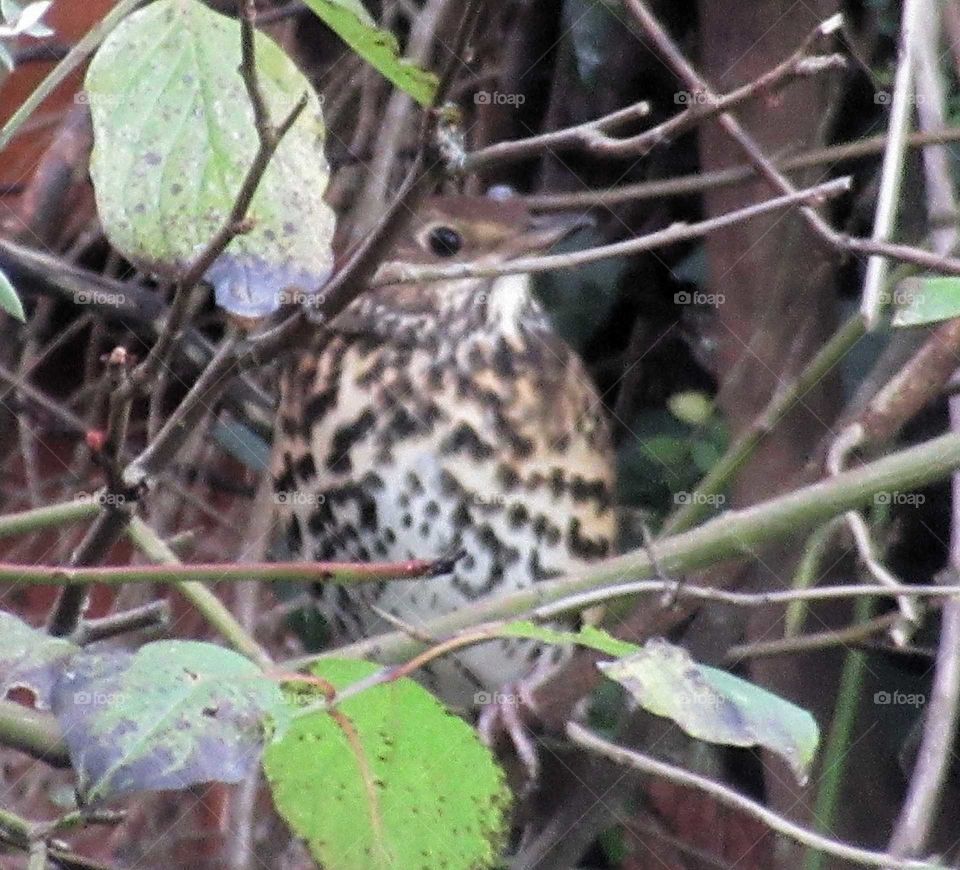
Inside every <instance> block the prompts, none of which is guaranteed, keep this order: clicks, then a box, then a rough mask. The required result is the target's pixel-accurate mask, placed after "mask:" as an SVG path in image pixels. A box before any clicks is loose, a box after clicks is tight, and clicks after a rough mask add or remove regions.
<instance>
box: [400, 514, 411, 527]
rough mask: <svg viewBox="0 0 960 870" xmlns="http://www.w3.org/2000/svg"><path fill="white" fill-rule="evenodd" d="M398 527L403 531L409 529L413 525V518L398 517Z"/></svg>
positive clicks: (406, 515)
mask: <svg viewBox="0 0 960 870" xmlns="http://www.w3.org/2000/svg"><path fill="white" fill-rule="evenodd" d="M400 525H401V526H403V527H404V528H405V529H409V528H410V527H411V526H412V525H413V517H412V516H410V514H404V515H403V516H402V517H400Z"/></svg>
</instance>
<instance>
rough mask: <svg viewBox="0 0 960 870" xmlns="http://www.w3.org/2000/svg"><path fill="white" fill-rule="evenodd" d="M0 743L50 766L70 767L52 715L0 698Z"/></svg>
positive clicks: (68, 758)
mask: <svg viewBox="0 0 960 870" xmlns="http://www.w3.org/2000/svg"><path fill="white" fill-rule="evenodd" d="M0 744H3V745H4V746H9V747H12V748H14V749H19V750H20V751H21V752H26V753H27V754H28V755H32V756H33V757H34V758H38V759H40V760H41V761H45V762H46V763H47V764H49V765H51V766H52V767H69V766H70V751H69V750H68V749H67V745H66V744H65V743H64V742H63V736H62V734H61V733H60V726H59V725H58V724H57V720H56V719H55V718H54V717H53V715H51V714H50V713H43V712H41V711H39V710H33V709H31V708H30V707H24V706H23V705H22V704H15V703H14V702H13V701H6V700H4V699H2V698H0Z"/></svg>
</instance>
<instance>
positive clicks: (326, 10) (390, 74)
mask: <svg viewBox="0 0 960 870" xmlns="http://www.w3.org/2000/svg"><path fill="white" fill-rule="evenodd" d="M304 3H305V4H306V5H307V6H308V7H310V9H312V10H313V12H314V13H315V14H316V15H317V16H318V17H319V18H321V19H322V20H323V23H324V24H326V25H327V27H329V28H330V29H331V30H332V31H333V32H334V33H336V34H337V36H339V37H340V38H341V39H342V40H343V41H344V42H345V43H346V44H347V45H349V46H350V48H352V49H353V50H354V51H355V52H356V53H357V54H359V55H360V57H362V58H363V59H364V60H365V61H367V63H369V64H370V65H371V66H372V67H374V68H375V69H376V70H377V71H378V72H380V74H381V75H383V76H384V78H386V79H388V80H389V81H391V82H393V83H394V84H395V85H396V86H397V87H398V88H400V90H402V91H405V92H406V93H408V94H409V95H410V96H411V97H413V98H414V99H415V100H416V101H417V102H418V103H420V105H421V106H430V105H433V99H434V97H435V96H436V93H437V87H438V84H439V82H438V81H437V77H436V76H435V75H434V74H433V73H432V72H428V71H427V70H425V69H421V68H420V67H418V66H417V65H416V64H415V63H413V62H412V61H409V60H404V59H403V58H402V57H400V46H399V45H398V44H397V40H396V37H395V36H394V35H393V34H392V33H390V32H389V31H387V30H381V29H380V28H379V27H376V26H375V25H374V23H373V19H372V18H371V17H370V15H369V13H368V12H367V11H366V9H365V8H364V7H363V4H362V3H360V2H359V0H304Z"/></svg>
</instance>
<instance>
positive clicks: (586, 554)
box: [567, 517, 610, 559]
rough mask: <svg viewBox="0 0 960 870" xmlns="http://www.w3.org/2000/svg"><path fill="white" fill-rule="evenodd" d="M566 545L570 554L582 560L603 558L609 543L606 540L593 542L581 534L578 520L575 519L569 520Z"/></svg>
mask: <svg viewBox="0 0 960 870" xmlns="http://www.w3.org/2000/svg"><path fill="white" fill-rule="evenodd" d="M567 545H568V546H569V548H570V552H571V553H573V554H574V555H575V556H579V557H580V558H582V559H598V558H600V557H601V556H605V555H606V554H607V551H608V550H609V549H610V542H609V541H608V540H607V539H606V538H597V539H596V540H594V539H591V538H588V537H586V536H584V535H583V534H581V525H580V520H579V519H577V518H576V517H574V518H573V519H571V520H570V527H569V529H568V531H567Z"/></svg>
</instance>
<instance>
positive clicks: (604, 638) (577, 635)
mask: <svg viewBox="0 0 960 870" xmlns="http://www.w3.org/2000/svg"><path fill="white" fill-rule="evenodd" d="M497 634H500V635H502V636H503V637H522V638H527V639H529V640H538V641H540V642H541V643H549V644H554V645H559V646H566V645H569V644H576V645H577V646H585V647H589V648H590V649H595V650H598V651H599V652H602V653H606V654H607V655H610V656H616V657H617V658H620V657H621V656H628V655H632V654H633V653H636V652H637V651H638V650H639V649H640V647H638V646H637V645H636V644H632V643H627V642H626V641H623V640H617V638H615V637H613V636H612V635H610V634H608V633H607V632H605V631H604V630H603V629H600V628H594V627H593V626H592V625H584V626H583V627H581V629H580V630H579V631H556V630H555V629H552V628H547V627H546V626H543V625H537V624H536V623H534V622H530V621H529V620H518V621H517V622H511V623H510V624H509V625H506V626H504V627H503V628H502V629H499V630H498V631H497Z"/></svg>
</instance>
